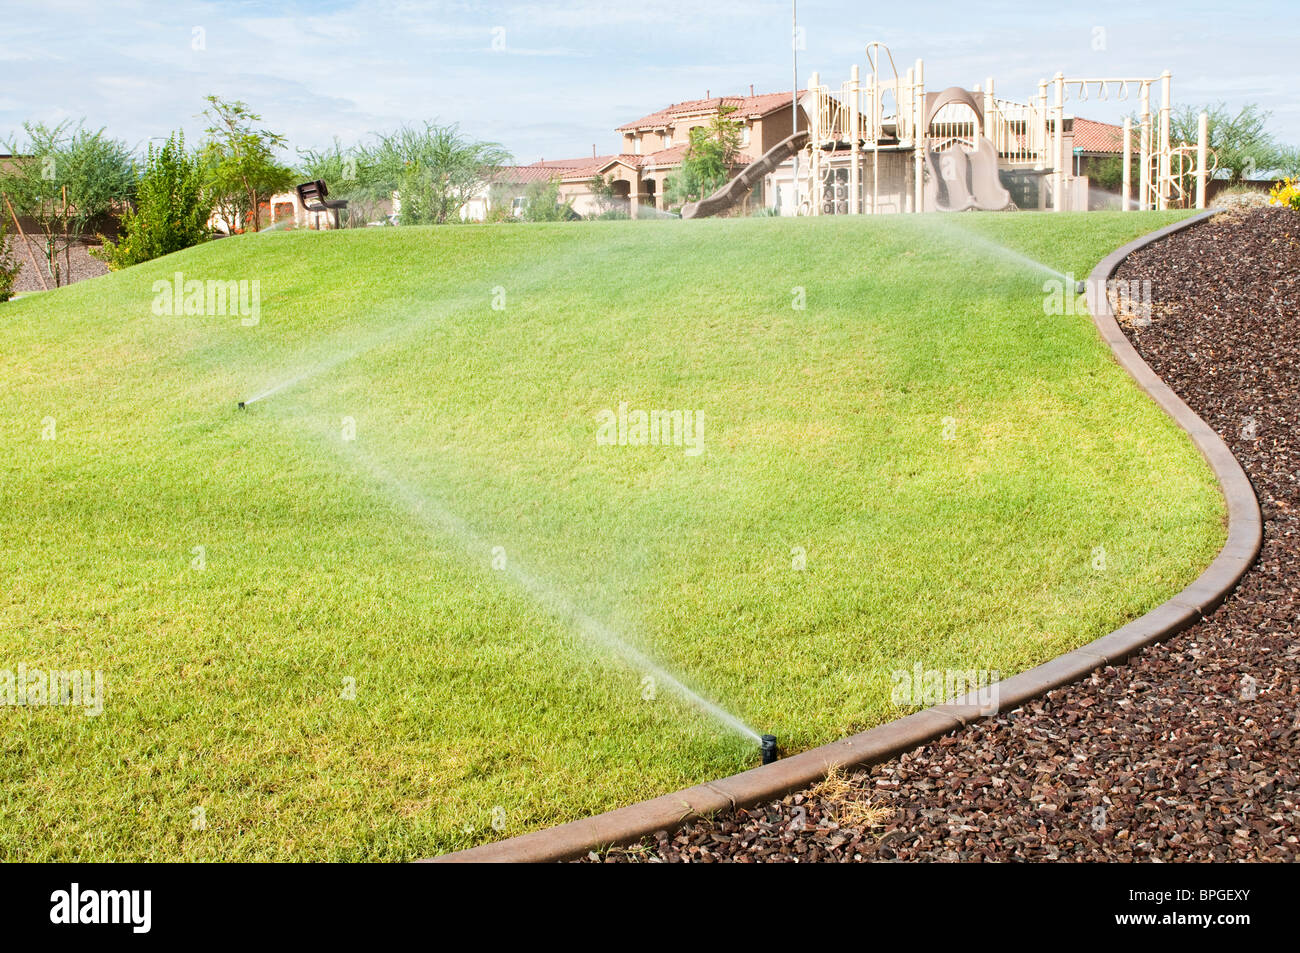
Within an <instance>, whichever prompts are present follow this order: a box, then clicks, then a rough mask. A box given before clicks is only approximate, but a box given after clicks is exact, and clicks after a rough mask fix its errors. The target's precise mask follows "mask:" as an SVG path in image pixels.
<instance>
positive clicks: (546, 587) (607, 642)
mask: <svg viewBox="0 0 1300 953" xmlns="http://www.w3.org/2000/svg"><path fill="white" fill-rule="evenodd" d="M318 436H320V437H322V439H324V434H323V433H319V432H318ZM327 445H328V444H327ZM348 458H349V459H350V460H351V461H352V462H354V463H359V464H361V466H362V467H363V468H364V469H365V471H366V472H367V473H368V475H369V476H370V478H371V479H372V480H374V481H375V482H377V483H379V484H380V485H382V486H383V487H384V488H385V489H386V490H387V491H388V492H389V493H390V494H392V495H393V496H395V497H397V498H398V499H399V500H401V501H402V502H403V503H404V504H405V505H406V506H407V507H408V508H409V509H410V511H411V513H412V515H413V516H415V517H416V519H417V520H419V521H420V522H422V523H424V524H425V526H426V527H427V528H428V529H430V530H434V531H436V532H438V533H440V534H443V535H446V536H450V537H452V538H453V539H455V540H457V541H458V542H459V543H461V544H462V545H463V546H464V547H465V548H466V549H467V550H468V551H470V552H480V551H484V552H485V551H488V550H490V549H491V543H489V542H488V540H487V539H486V538H485V537H483V536H482V535H481V534H479V533H478V532H476V531H475V530H474V529H473V528H472V527H471V526H470V525H469V523H467V522H466V521H465V520H464V519H462V518H461V517H460V516H458V515H457V514H455V513H453V512H452V511H450V510H448V509H447V508H446V507H444V506H442V505H441V504H440V503H439V502H438V501H437V500H435V499H434V498H432V497H430V496H428V495H426V494H425V493H424V492H422V491H421V490H419V489H417V488H415V487H414V486H412V485H411V484H409V483H407V482H406V481H405V480H402V479H400V478H399V477H397V476H395V475H393V474H392V473H390V472H389V471H388V469H387V468H386V467H385V466H383V464H381V463H380V462H379V461H377V460H375V459H374V458H373V457H371V456H370V455H368V454H363V453H349V454H348ZM501 572H502V574H503V575H505V576H507V577H508V578H510V579H511V580H512V581H513V582H514V583H515V585H516V586H518V587H519V588H520V589H522V590H523V591H524V592H526V593H527V594H528V595H529V596H530V597H531V598H532V599H533V601H534V602H536V603H537V604H538V605H539V606H541V607H542V608H543V609H545V610H546V611H547V612H549V613H550V614H551V615H552V616H556V617H558V618H560V619H563V620H564V621H566V622H568V623H569V624H570V625H571V626H573V628H575V629H576V630H577V631H578V633H579V634H580V635H581V636H582V637H583V638H584V639H585V640H586V641H587V643H588V644H589V645H593V646H595V647H597V648H599V649H601V650H603V651H604V652H606V653H608V654H610V655H613V656H615V657H617V658H621V659H622V660H623V661H624V662H627V663H628V664H630V665H631V666H632V667H633V668H636V669H639V670H640V671H642V672H643V673H644V672H648V673H649V674H650V675H651V676H653V678H654V679H655V682H656V683H657V684H658V685H660V686H663V687H666V688H667V689H668V690H669V691H671V692H672V693H674V694H675V695H677V697H678V698H680V699H682V700H683V701H685V702H686V703H687V704H689V705H690V706H691V707H693V708H695V709H696V710H698V711H699V712H701V713H702V714H704V715H707V716H709V717H710V718H712V719H714V720H715V721H717V722H719V723H721V724H722V725H725V726H726V727H727V728H729V729H731V730H732V731H733V732H735V733H736V734H738V735H740V736H741V737H744V738H748V739H749V740H751V741H756V742H758V743H759V744H760V746H762V745H764V744H765V742H764V739H763V738H762V737H760V736H759V733H758V732H757V731H755V730H754V729H753V728H751V727H750V726H749V725H747V724H745V723H744V722H743V721H741V720H740V719H739V718H738V717H736V716H735V715H733V714H732V713H731V712H729V711H727V710H726V709H725V708H723V707H722V706H721V705H718V704H717V703H715V702H713V701H710V700H709V699H708V698H705V697H704V695H703V694H701V693H700V692H698V691H696V690H695V689H693V688H691V687H690V686H689V685H687V684H686V683H685V682H684V681H683V680H682V679H680V678H678V677H677V676H675V675H673V674H672V673H671V672H669V671H668V670H667V669H665V668H664V667H663V666H662V665H660V664H659V663H658V662H656V661H654V660H653V659H652V658H650V657H649V656H648V655H646V654H645V653H644V652H642V651H640V650H639V649H637V648H636V647H635V646H633V645H632V644H631V643H629V642H628V641H627V640H626V639H624V638H623V637H622V636H621V635H620V634H619V633H618V632H615V631H614V630H613V629H612V628H611V627H610V626H608V625H606V624H605V623H603V622H601V621H599V620H598V619H596V618H594V617H593V616H591V615H589V614H588V613H586V612H585V611H583V610H582V609H581V608H580V607H579V606H578V605H577V604H576V603H574V602H573V600H572V599H571V598H570V597H569V596H567V595H566V594H565V593H563V592H561V591H560V590H559V589H558V588H557V587H555V586H552V585H550V584H549V583H547V582H546V581H544V580H542V579H541V578H540V577H538V576H535V575H533V574H532V573H530V572H528V571H527V570H525V569H523V568H521V567H520V565H519V562H518V560H515V559H511V560H510V561H509V562H508V563H507V564H506V565H505V567H504V568H503V569H502V570H501ZM773 745H774V747H773V749H772V750H773V753H774V756H775V738H773ZM763 750H764V751H766V747H764V749H763Z"/></svg>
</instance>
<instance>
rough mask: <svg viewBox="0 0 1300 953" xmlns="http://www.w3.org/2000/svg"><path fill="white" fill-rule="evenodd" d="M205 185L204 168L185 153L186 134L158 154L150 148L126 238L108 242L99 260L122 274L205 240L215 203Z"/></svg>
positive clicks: (126, 218)
mask: <svg viewBox="0 0 1300 953" xmlns="http://www.w3.org/2000/svg"><path fill="white" fill-rule="evenodd" d="M204 186H205V175H204V168H203V163H202V162H201V161H200V159H199V157H198V156H197V155H194V154H192V153H190V152H188V151H187V150H186V148H185V135H184V133H181V132H176V133H173V134H172V135H171V136H170V137H169V138H168V139H167V142H166V143H165V144H164V145H163V146H162V147H161V148H158V149H155V148H154V146H153V144H152V143H151V144H150V145H149V151H148V153H147V155H146V156H145V161H144V169H143V171H142V172H141V175H140V179H139V182H138V183H137V184H136V190H135V203H134V204H135V207H134V208H133V209H132V210H131V211H130V212H128V213H127V214H126V215H125V216H124V217H123V219H122V237H121V238H120V239H119V240H118V241H117V242H111V241H107V240H105V242H104V247H103V249H102V250H101V251H100V252H99V253H98V257H99V258H102V259H103V260H104V261H106V262H107V263H108V267H109V268H112V269H113V270H117V269H119V268H127V267H129V266H131V265H136V264H139V263H140V262H142V261H150V260H152V259H154V258H158V257H160V256H162V255H169V254H171V253H172V252H175V251H180V250H181V249H182V248H189V247H190V246H191V245H197V244H199V243H200V242H203V241H206V240H207V239H208V237H209V235H210V229H209V227H208V220H209V219H210V218H211V216H212V200H211V198H210V196H209V195H208V192H207V190H206V188H205V187H204Z"/></svg>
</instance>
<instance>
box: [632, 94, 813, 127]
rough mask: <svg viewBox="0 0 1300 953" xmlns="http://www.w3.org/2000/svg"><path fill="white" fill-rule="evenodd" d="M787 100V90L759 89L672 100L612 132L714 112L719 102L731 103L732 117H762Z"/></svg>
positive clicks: (666, 124)
mask: <svg viewBox="0 0 1300 953" xmlns="http://www.w3.org/2000/svg"><path fill="white" fill-rule="evenodd" d="M803 92H805V91H804V90H800V95H802V94H803ZM790 100H791V97H790V94H789V93H761V94H760V95H758V96H716V97H714V98H713V99H691V100H688V101H686V102H684V103H673V104H672V105H671V106H667V107H665V108H663V109H660V110H659V111H658V112H652V113H651V114H650V115H648V116H642V117H641V118H640V119H638V120H636V121H635V122H630V123H628V124H627V125H625V126H619V127H618V129H616V130H615V132H634V131H635V130H637V129H658V128H662V127H664V126H671V125H672V124H673V123H675V122H677V120H679V119H683V118H685V117H687V116H703V115H708V114H709V113H715V112H717V111H718V107H719V106H734V107H735V108H736V111H735V112H734V113H732V114H731V117H732V118H733V119H761V118H762V117H763V116H766V115H767V114H768V113H771V112H775V111H776V110H778V109H780V108H781V107H782V106H785V107H789V105H790Z"/></svg>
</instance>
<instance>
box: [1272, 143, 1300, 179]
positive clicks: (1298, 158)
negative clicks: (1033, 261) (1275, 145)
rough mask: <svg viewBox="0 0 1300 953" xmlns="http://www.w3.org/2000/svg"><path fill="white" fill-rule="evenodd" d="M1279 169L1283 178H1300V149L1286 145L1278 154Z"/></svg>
mask: <svg viewBox="0 0 1300 953" xmlns="http://www.w3.org/2000/svg"><path fill="white" fill-rule="evenodd" d="M1277 171H1278V172H1279V173H1281V175H1282V177H1283V178H1287V179H1300V149H1297V148H1296V147H1295V146H1284V147H1283V148H1282V150H1281V154H1280V155H1279V156H1278V163H1277Z"/></svg>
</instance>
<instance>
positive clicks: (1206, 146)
mask: <svg viewBox="0 0 1300 953" xmlns="http://www.w3.org/2000/svg"><path fill="white" fill-rule="evenodd" d="M1209 161H1210V114H1209V113H1207V112H1203V113H1201V116H1200V119H1198V120H1197V122H1196V207H1197V208H1202V209H1203V208H1205V198H1206V196H1205V190H1206V187H1207V186H1208V185H1209V182H1208V179H1209V174H1208V170H1207V169H1206V165H1207V164H1208V163H1209Z"/></svg>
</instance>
